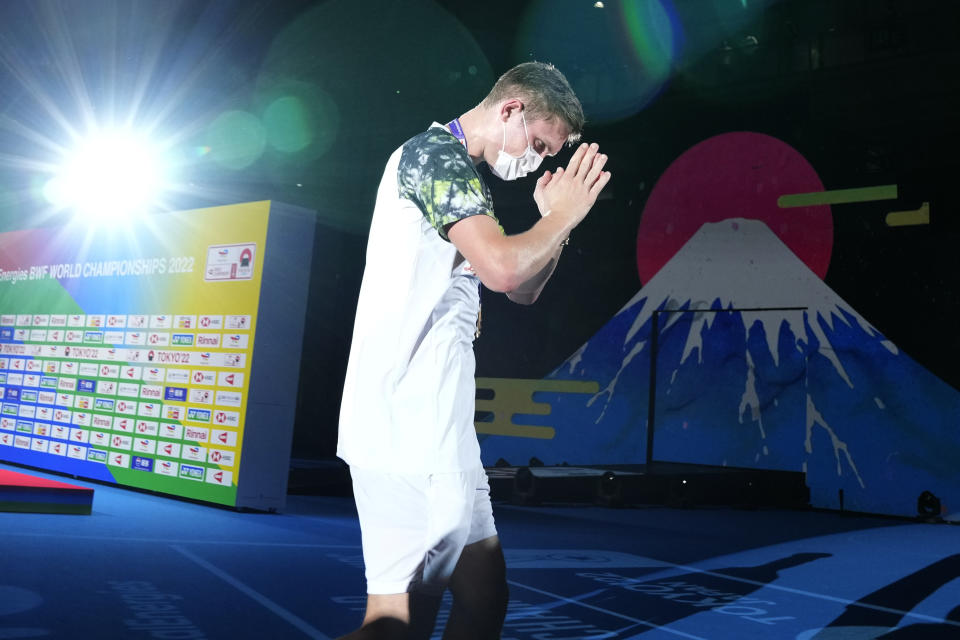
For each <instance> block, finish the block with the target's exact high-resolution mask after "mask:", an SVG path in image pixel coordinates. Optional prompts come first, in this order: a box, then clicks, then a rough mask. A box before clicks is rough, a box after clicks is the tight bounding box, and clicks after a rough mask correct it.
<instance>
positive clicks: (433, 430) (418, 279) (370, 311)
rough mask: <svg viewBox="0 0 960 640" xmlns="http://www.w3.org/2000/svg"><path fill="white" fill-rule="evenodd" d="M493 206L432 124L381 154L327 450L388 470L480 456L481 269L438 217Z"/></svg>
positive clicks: (464, 463)
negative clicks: (477, 351) (463, 255)
mask: <svg viewBox="0 0 960 640" xmlns="http://www.w3.org/2000/svg"><path fill="white" fill-rule="evenodd" d="M474 215H489V216H491V217H493V203H492V201H491V198H490V192H489V190H488V189H487V186H486V185H485V184H484V182H483V180H482V179H481V177H480V174H479V173H478V172H477V169H476V167H475V166H474V164H473V161H472V160H471V159H470V157H469V156H468V155H467V151H466V149H465V148H464V147H463V145H462V144H461V143H460V142H459V141H458V140H457V139H456V138H455V137H454V136H453V135H452V134H451V133H450V132H449V131H447V129H446V128H445V127H443V126H442V125H439V124H437V123H434V124H433V126H432V127H431V128H430V129H428V130H427V131H425V132H423V133H421V134H420V135H418V136H415V137H414V138H411V139H410V140H408V141H407V142H406V143H404V144H403V146H401V147H400V148H399V149H397V150H396V151H395V152H394V153H393V154H392V155H391V156H390V160H389V161H388V162H387V166H386V169H385V170H384V173H383V178H382V180H381V182H380V188H379V190H378V192H377V202H376V208H375V209H374V213H373V220H372V222H371V225H370V237H369V239H368V241H367V262H366V267H365V270H364V274H363V282H362V284H361V287H360V299H359V302H358V304H357V316H356V320H355V323H354V329H353V342H352V344H351V348H350V360H349V363H348V365H347V375H346V379H345V381H344V389H343V401H342V403H341V406H340V433H339V441H338V445H337V455H338V456H339V457H340V458H342V459H343V460H344V461H346V462H347V463H348V464H349V465H351V466H355V467H358V468H368V469H379V470H382V471H391V472H396V473H442V472H451V471H465V470H468V469H471V468H474V467H477V466H479V465H480V446H479V444H478V443H477V435H476V430H475V427H474V401H475V395H476V388H475V384H476V383H475V381H474V369H475V364H474V356H473V340H474V337H475V333H476V329H477V317H478V314H479V312H480V289H479V288H480V280H479V278H477V277H476V275H474V274H473V273H471V272H470V271H468V270H467V267H468V266H469V264H468V263H466V262H461V263H460V264H455V262H456V260H457V258H458V252H457V249H456V247H454V246H453V244H451V243H450V241H449V240H448V239H447V236H446V228H448V226H449V225H450V224H451V223H454V222H456V221H458V220H462V219H463V218H466V217H469V216H474Z"/></svg>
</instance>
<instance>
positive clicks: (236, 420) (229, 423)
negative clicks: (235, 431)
mask: <svg viewBox="0 0 960 640" xmlns="http://www.w3.org/2000/svg"><path fill="white" fill-rule="evenodd" d="M213 424H215V425H219V426H221V427H239V426H240V413H239V412H238V411H226V410H224V409H217V410H216V411H214V412H213Z"/></svg>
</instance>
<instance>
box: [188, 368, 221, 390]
mask: <svg viewBox="0 0 960 640" xmlns="http://www.w3.org/2000/svg"><path fill="white" fill-rule="evenodd" d="M190 382H191V383H192V384H202V385H208V386H211V387H212V386H214V385H215V384H217V374H216V373H214V372H213V371H204V370H203V369H195V370H194V371H193V373H192V374H191V375H190Z"/></svg>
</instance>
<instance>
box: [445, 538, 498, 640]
mask: <svg viewBox="0 0 960 640" xmlns="http://www.w3.org/2000/svg"><path fill="white" fill-rule="evenodd" d="M450 592H451V593H452V595H453V608H452V609H451V610H450V619H449V620H448V621H447V627H446V629H445V630H444V632H443V638H444V640H498V639H499V638H500V630H501V629H502V628H503V620H504V618H505V617H506V614H507V600H508V599H509V591H508V589H507V567H506V563H505V562H504V560H503V549H501V547H500V539H499V538H498V537H497V536H493V537H491V538H487V539H486V540H481V541H480V542H475V543H473V544H471V545H467V546H466V547H464V548H463V553H462V554H461V555H460V560H459V561H458V562H457V567H456V569H455V570H454V572H453V576H452V577H451V578H450Z"/></svg>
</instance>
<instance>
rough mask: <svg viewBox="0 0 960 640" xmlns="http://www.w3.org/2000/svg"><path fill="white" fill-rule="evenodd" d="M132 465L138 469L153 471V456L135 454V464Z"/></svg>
mask: <svg viewBox="0 0 960 640" xmlns="http://www.w3.org/2000/svg"><path fill="white" fill-rule="evenodd" d="M130 467H131V468H132V469H136V470H137V471H153V458H144V457H143V456H133V464H132V465H130Z"/></svg>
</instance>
